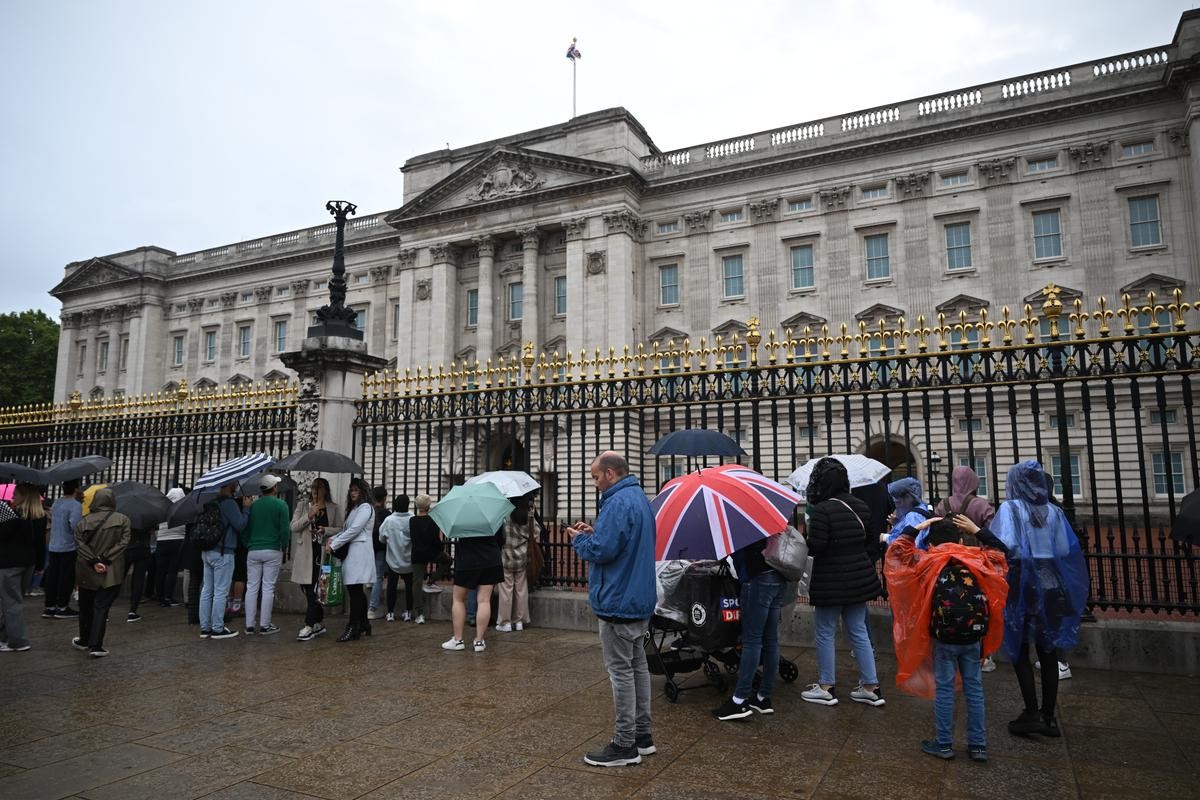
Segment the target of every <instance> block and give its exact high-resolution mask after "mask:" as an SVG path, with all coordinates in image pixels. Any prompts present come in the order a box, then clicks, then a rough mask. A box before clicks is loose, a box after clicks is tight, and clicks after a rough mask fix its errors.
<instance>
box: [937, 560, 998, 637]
mask: <svg viewBox="0 0 1200 800" xmlns="http://www.w3.org/2000/svg"><path fill="white" fill-rule="evenodd" d="M987 629H988V603H987V595H985V594H984V593H983V590H982V589H980V588H979V581H978V580H976V578H975V576H974V575H972V574H971V571H970V570H969V569H967V568H966V566H964V565H963V564H961V563H959V562H958V561H950V562H949V563H948V564H946V566H944V567H942V571H941V572H939V573H938V577H937V583H936V584H935V585H934V588H933V613H932V615H931V616H930V619H929V632H930V633H931V634H932V635H933V638H935V639H937V640H938V641H939V642H942V643H943V644H974V643H975V642H978V641H979V640H980V639H982V638H983V636H984V634H985V633H987Z"/></svg>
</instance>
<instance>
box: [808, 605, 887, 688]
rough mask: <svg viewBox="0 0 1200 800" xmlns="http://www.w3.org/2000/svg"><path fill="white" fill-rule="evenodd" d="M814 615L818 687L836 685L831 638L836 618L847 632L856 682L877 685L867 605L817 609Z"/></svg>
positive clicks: (834, 657)
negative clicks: (839, 619)
mask: <svg viewBox="0 0 1200 800" xmlns="http://www.w3.org/2000/svg"><path fill="white" fill-rule="evenodd" d="M815 611H816V613H815V615H814V616H815V623H816V635H815V637H814V638H815V639H816V646H817V673H818V675H817V680H818V681H819V682H820V683H821V685H822V686H833V685H834V684H835V683H837V659H836V655H835V651H834V647H833V637H834V634H836V633H837V623H838V618H839V617H840V618H841V620H842V625H843V626H844V627H845V628H846V635H847V636H848V637H850V646H851V647H853V648H854V660H855V661H856V662H858V679H859V682H861V683H862V684H863V685H864V686H877V685H879V678H877V677H876V676H875V651H874V650H873V649H872V648H871V639H870V637H869V636H867V604H866V603H857V604H855V605H852V606H817V607H816V610H815Z"/></svg>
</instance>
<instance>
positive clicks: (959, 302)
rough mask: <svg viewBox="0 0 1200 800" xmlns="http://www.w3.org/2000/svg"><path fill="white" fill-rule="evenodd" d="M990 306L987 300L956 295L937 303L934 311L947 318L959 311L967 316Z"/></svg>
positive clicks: (966, 295)
mask: <svg viewBox="0 0 1200 800" xmlns="http://www.w3.org/2000/svg"><path fill="white" fill-rule="evenodd" d="M989 305H990V303H988V301H987V300H983V299H980V298H978V297H972V296H971V295H969V294H958V295H955V296H954V297H951V298H950V299H949V300H947V301H946V302H944V303H939V304H938V306H937V308H936V310H937V311H938V312H940V313H942V314H945V315H947V316H949V315H951V314H958V312H960V311H966V312H967V314H972V313H975V312H978V311H979V309H981V308H987V307H988V306H989Z"/></svg>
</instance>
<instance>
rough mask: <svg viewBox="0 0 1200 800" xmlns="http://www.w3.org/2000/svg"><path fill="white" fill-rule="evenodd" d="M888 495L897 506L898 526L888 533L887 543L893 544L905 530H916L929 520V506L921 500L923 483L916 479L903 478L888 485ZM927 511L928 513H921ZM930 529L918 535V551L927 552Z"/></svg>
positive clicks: (894, 526)
mask: <svg viewBox="0 0 1200 800" xmlns="http://www.w3.org/2000/svg"><path fill="white" fill-rule="evenodd" d="M887 488H888V494H890V495H891V496H892V502H894V503H895V504H896V524H895V525H893V526H892V527H891V529H890V530H889V531H888V536H887V543H888V544H889V545H891V543H892V542H894V541H896V539H897V538H898V537H899V536H900V534H901V533H903V532H904V529H905V528H915V527H917V526H918V525H920V524H921V523H922V522H924V521H925V520H926V519H928V518H929V513H928V512H929V506H928V505H926V504H925V502H924V501H923V500H922V499H921V482H920V481H918V480H917V479H916V478H901V479H900V480H898V481H892V482H891V483H889V484H888V487H887ZM921 511H925V512H926V513H924V514H923V513H921ZM928 538H929V529H928V528H926V529H925V530H923V531H921V532H920V533H919V534H918V535H917V549H918V550H927V549H928V545H927V544H926V539H928Z"/></svg>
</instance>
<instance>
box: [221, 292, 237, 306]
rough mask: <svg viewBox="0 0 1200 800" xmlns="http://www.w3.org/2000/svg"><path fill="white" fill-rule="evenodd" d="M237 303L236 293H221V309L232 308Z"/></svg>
mask: <svg viewBox="0 0 1200 800" xmlns="http://www.w3.org/2000/svg"><path fill="white" fill-rule="evenodd" d="M236 302H237V292H221V308H233V304H234V303H236Z"/></svg>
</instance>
